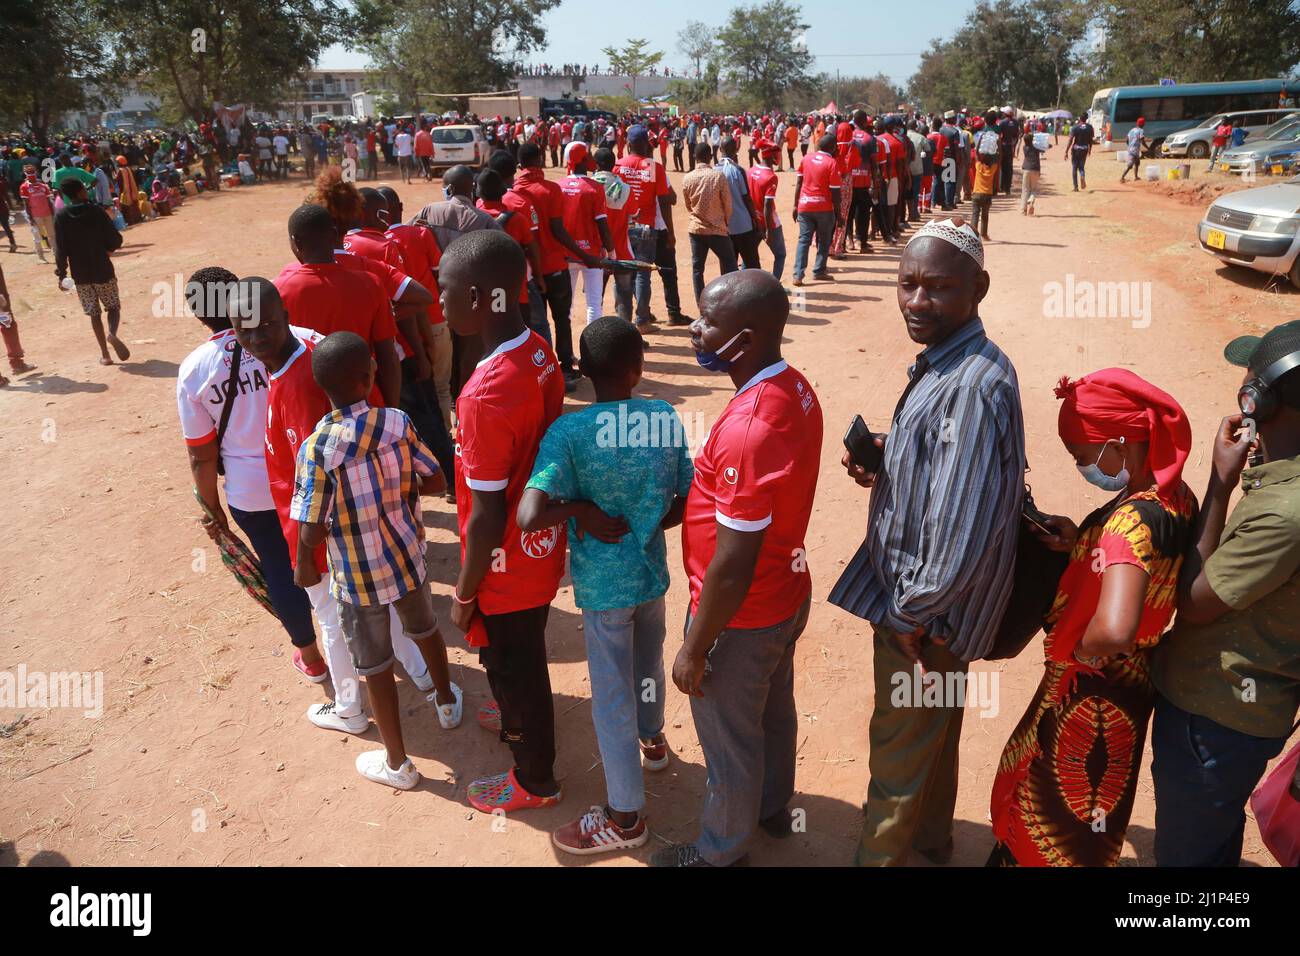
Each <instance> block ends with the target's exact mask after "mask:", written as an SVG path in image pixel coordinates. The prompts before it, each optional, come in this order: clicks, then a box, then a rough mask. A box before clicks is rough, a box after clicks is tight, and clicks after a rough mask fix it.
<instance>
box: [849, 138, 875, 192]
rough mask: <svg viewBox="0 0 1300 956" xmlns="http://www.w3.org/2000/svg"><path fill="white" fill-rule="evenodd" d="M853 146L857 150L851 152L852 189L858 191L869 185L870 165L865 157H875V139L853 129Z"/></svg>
mask: <svg viewBox="0 0 1300 956" xmlns="http://www.w3.org/2000/svg"><path fill="white" fill-rule="evenodd" d="M853 144H854V146H856V147H857V148H856V149H855V150H854V151H853V152H854V154H855V155H854V156H853V180H852V185H853V188H854V189H860V188H862V187H864V186H870V185H871V165H870V163H869V161H868V160H867V158H866V157H867V156H873V155H875V149H876V138H875V137H874V136H872V135H871V134H870V133H869V132H867V131H866V130H865V129H859V128H858V127H856V126H855V127H853Z"/></svg>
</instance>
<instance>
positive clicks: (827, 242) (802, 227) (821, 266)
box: [794, 212, 835, 279]
mask: <svg viewBox="0 0 1300 956" xmlns="http://www.w3.org/2000/svg"><path fill="white" fill-rule="evenodd" d="M814 232H815V233H816V234H817V259H816V261H815V262H814V263H813V273H814V274H817V273H820V272H825V271H826V257H827V255H828V254H829V253H830V251H831V237H832V236H833V235H834V233H835V213H833V212H801V213H799V241H798V243H796V244H795V247H794V277H795V278H796V279H802V278H803V274H804V270H805V269H806V267H807V265H808V247H809V246H811V245H812V240H813V233H814Z"/></svg>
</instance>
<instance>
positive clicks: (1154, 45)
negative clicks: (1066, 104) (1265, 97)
mask: <svg viewBox="0 0 1300 956" xmlns="http://www.w3.org/2000/svg"><path fill="white" fill-rule="evenodd" d="M1098 19H1099V23H1100V26H1101V29H1102V30H1103V31H1104V34H1105V46H1104V49H1102V50H1099V51H1098V52H1097V53H1096V54H1095V63H1096V66H1097V71H1098V72H1099V73H1100V74H1101V75H1102V76H1103V78H1104V80H1105V85H1107V86H1131V85H1138V84H1145V83H1156V82H1158V81H1159V79H1160V78H1161V77H1172V78H1174V79H1175V80H1177V81H1178V82H1179V83H1196V82H1213V81H1218V80H1254V79H1262V78H1266V77H1275V76H1278V75H1281V74H1286V73H1289V72H1291V71H1292V69H1293V68H1294V67H1295V65H1296V63H1297V61H1300V12H1297V10H1296V8H1295V4H1294V3H1292V2H1291V0H1249V2H1234V3H1222V2H1211V0H1105V2H1102V3H1101V4H1100V8H1099V10H1098Z"/></svg>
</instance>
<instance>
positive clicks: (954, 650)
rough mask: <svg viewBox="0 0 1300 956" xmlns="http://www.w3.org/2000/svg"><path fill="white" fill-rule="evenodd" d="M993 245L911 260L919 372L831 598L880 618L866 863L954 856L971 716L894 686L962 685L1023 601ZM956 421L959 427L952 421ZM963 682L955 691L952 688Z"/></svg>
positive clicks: (880, 443) (856, 467)
mask: <svg viewBox="0 0 1300 956" xmlns="http://www.w3.org/2000/svg"><path fill="white" fill-rule="evenodd" d="M988 287H989V276H988V273H987V272H986V271H985V270H984V248H983V245H982V244H981V243H980V240H979V237H978V236H977V235H976V234H975V231H974V230H973V229H971V228H970V226H969V225H968V224H966V223H965V222H964V221H962V220H961V219H931V220H930V221H929V222H928V223H926V225H925V226H923V227H922V228H921V229H920V230H918V232H917V234H916V236H915V237H914V238H913V239H912V240H911V241H910V242H908V244H907V245H906V246H905V247H904V249H903V257H902V260H901V262H900V263H899V269H898V308H899V312H901V313H902V316H903V320H904V323H905V325H906V328H907V334H908V337H909V338H911V339H912V341H913V342H916V343H917V344H919V345H923V346H925V348H924V349H923V350H922V351H921V352H920V353H919V354H918V355H917V358H916V362H915V364H914V365H913V366H912V368H911V369H910V370H909V381H908V384H907V387H906V388H905V389H904V391H903V394H902V395H901V396H900V398H899V401H898V404H897V406H896V407H895V410H894V415H893V419H892V426H891V430H890V432H889V433H888V434H885V435H880V436H876V438H875V444H876V445H877V447H881V448H882V449H883V457H882V459H881V462H880V464H879V466H878V467H877V470H876V471H875V472H868V471H867V470H866V469H865V468H863V467H862V465H860V464H857V463H856V462H855V461H854V460H853V459H852V457H850V455H849V454H848V453H847V452H846V453H845V455H844V458H843V464H844V467H845V470H846V471H847V472H848V475H849V477H851V478H852V479H853V480H854V481H855V482H857V484H858V485H859V486H861V487H863V488H871V489H872V492H871V506H870V513H869V516H868V519H867V533H866V538H865V540H864V541H863V543H862V545H861V547H859V548H858V550H857V552H856V553H855V554H854V555H853V557H852V558H851V559H850V561H849V563H848V566H847V567H846V568H845V569H844V573H843V574H842V575H841V576H840V579H839V581H838V582H836V584H835V586H834V587H833V588H832V589H831V593H830V596H829V598H828V600H829V602H830V603H831V604H833V605H835V606H836V607H839V608H842V609H843V610H845V611H848V612H849V613H850V614H852V615H854V616H855V617H859V618H862V619H864V620H867V621H869V622H870V623H871V626H872V630H873V632H874V636H873V639H872V640H873V655H874V663H873V665H872V667H873V672H874V675H875V677H874V680H875V702H874V704H873V707H874V710H873V712H872V716H871V725H870V731H869V737H870V761H869V764H870V773H871V781H870V784H869V786H868V789H867V801H866V819H865V821H864V825H863V830H862V839H861V842H860V845H859V847H858V851H857V855H856V858H855V862H856V863H857V864H858V865H859V866H899V865H902V864H903V863H904V862H906V859H907V855H908V852H909V850H911V849H913V848H914V849H916V850H917V851H918V852H919V853H921V855H922V856H924V857H926V858H927V859H929V860H930V861H931V862H935V863H946V862H948V861H949V860H950V859H951V858H952V853H953V840H952V825H953V811H954V808H955V806H956V801H957V779H958V778H957V763H958V760H957V757H958V749H959V743H960V739H961V724H962V718H963V716H964V708H963V707H962V706H956V701H952V700H950V701H947V702H946V704H947V705H946V706H937V707H936V706H924V707H910V706H905V705H900V704H896V703H895V700H896V699H897V695H896V694H895V689H896V687H897V686H898V683H897V682H898V679H899V678H898V675H902V678H903V679H904V680H907V679H915V680H919V679H920V671H919V670H918V667H917V664H918V662H920V666H921V667H923V668H924V672H925V673H927V674H928V673H934V674H936V675H938V678H939V682H940V685H941V686H942V685H943V684H944V683H945V682H951V681H954V680H958V679H960V675H964V674H965V673H966V670H967V666H968V662H969V661H973V660H979V659H980V658H982V657H984V656H985V655H986V654H987V653H988V652H989V649H990V648H991V647H992V645H993V639H994V636H995V633H996V630H997V627H998V625H999V624H1000V622H1001V621H1002V617H1003V614H1004V613H1005V611H1006V607H1007V602H1008V600H1009V598H1010V594H1011V583H1012V573H1013V565H1014V561H1015V553H1016V542H1017V540H1018V537H1019V527H1020V521H1021V518H1020V510H1021V503H1022V500H1023V497H1024V472H1025V437H1024V424H1023V421H1024V419H1023V415H1022V413H1021V408H1020V387H1019V383H1018V382H1017V380H1016V373H1015V368H1014V367H1013V366H1012V364H1011V361H1010V360H1009V359H1008V358H1007V357H1006V355H1005V354H1004V353H1003V352H1002V350H1001V349H999V348H998V347H997V346H996V345H995V344H994V343H993V342H991V341H990V340H989V338H988V336H987V335H986V334H985V332H984V325H983V322H982V321H981V320H980V316H979V305H980V303H981V302H982V301H983V299H984V297H985V296H986V295H987V293H988ZM952 422H959V423H960V426H959V427H956V428H954V427H952V426H951V424H950V423H952ZM948 686H951V683H949V684H948Z"/></svg>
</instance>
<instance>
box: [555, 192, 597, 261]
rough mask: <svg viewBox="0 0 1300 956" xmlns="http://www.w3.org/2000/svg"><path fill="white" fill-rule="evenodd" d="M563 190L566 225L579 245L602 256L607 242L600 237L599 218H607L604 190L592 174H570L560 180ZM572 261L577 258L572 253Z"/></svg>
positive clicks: (589, 253) (586, 250) (592, 253)
mask: <svg viewBox="0 0 1300 956" xmlns="http://www.w3.org/2000/svg"><path fill="white" fill-rule="evenodd" d="M560 191H561V192H562V193H564V228H565V229H567V230H568V232H569V235H570V236H572V237H573V241H574V242H576V243H577V244H578V248H579V249H581V250H582V251H583V252H585V253H587V254H588V255H592V256H599V255H600V253H601V250H602V248H603V247H604V243H603V242H602V240H601V238H600V226H599V225H598V223H599V222H600V220H602V219H605V218H606V216H607V213H606V212H605V190H604V189H603V188H602V187H601V185H600V183H598V182H596V180H594V179H592V178H591V177H590V176H578V175H575V174H572V173H571V174H570V175H568V176H565V177H564V178H563V179H561V180H560ZM569 261H570V262H576V261H578V260H577V259H575V258H574V257H573V255H572V254H570V255H569Z"/></svg>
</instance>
